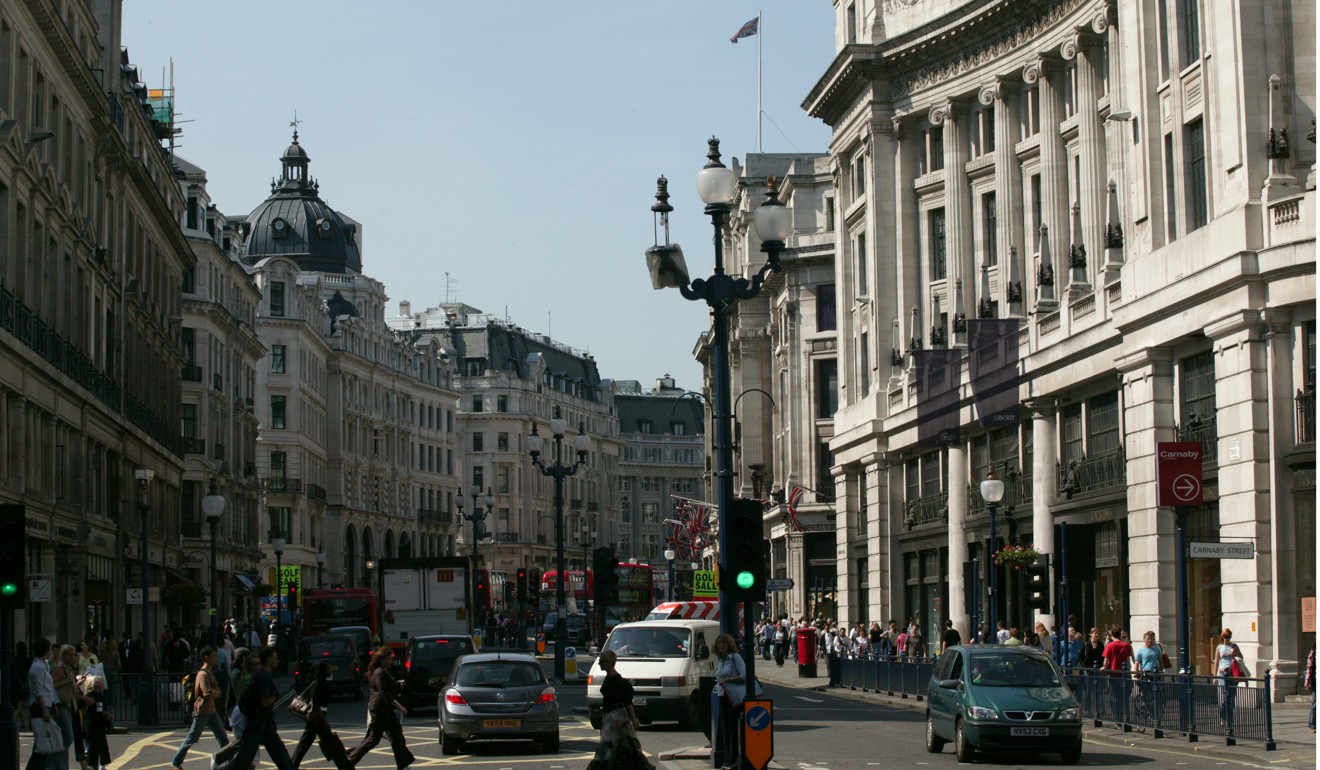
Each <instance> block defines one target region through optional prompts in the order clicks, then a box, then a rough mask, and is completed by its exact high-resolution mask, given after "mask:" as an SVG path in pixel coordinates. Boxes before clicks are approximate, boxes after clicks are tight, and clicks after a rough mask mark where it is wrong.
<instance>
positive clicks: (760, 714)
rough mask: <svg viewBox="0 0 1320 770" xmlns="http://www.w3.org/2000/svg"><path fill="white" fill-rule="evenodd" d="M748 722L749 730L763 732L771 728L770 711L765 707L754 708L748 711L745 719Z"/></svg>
mask: <svg viewBox="0 0 1320 770" xmlns="http://www.w3.org/2000/svg"><path fill="white" fill-rule="evenodd" d="M744 718H745V719H746V720H747V729H749V730H752V731H753V732H758V733H759V732H761V731H762V730H764V729H766V728H767V727H769V726H770V710H769V709H767V708H766V707H765V706H753V707H751V708H750V709H747V714H746V716H745V717H744Z"/></svg>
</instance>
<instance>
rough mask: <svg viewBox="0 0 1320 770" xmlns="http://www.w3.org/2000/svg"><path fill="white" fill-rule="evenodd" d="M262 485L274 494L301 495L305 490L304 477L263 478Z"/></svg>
mask: <svg viewBox="0 0 1320 770" xmlns="http://www.w3.org/2000/svg"><path fill="white" fill-rule="evenodd" d="M261 485H262V487H263V488H264V489H265V490H266V492H267V493H269V494H273V495H279V494H285V495H300V494H302V491H303V487H302V479H288V478H268V479H262V480H261Z"/></svg>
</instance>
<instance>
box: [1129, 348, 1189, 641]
mask: <svg viewBox="0 0 1320 770" xmlns="http://www.w3.org/2000/svg"><path fill="white" fill-rule="evenodd" d="M1117 365H1118V371H1119V374H1120V375H1121V376H1122V378H1123V427H1124V435H1125V436H1126V446H1127V490H1128V492H1127V509H1128V513H1127V525H1128V532H1127V534H1128V542H1127V556H1128V602H1129V604H1130V606H1129V616H1130V617H1131V619H1132V620H1131V623H1132V627H1133V628H1134V629H1136V628H1140V629H1143V631H1144V630H1145V629H1151V630H1154V631H1155V635H1156V637H1157V638H1158V639H1159V640H1160V642H1161V644H1163V645H1164V648H1165V650H1169V651H1176V650H1177V649H1178V644H1179V640H1178V592H1177V591H1176V590H1174V587H1175V586H1177V584H1178V575H1177V553H1176V551H1175V541H1174V514H1173V511H1172V510H1160V508H1159V507H1158V505H1157V500H1158V492H1157V487H1156V484H1155V464H1156V457H1155V445H1156V444H1157V443H1159V442H1161V441H1172V440H1173V437H1174V415H1175V414H1176V409H1175V404H1174V387H1173V353H1172V351H1171V350H1169V349H1168V348H1144V349H1141V350H1138V351H1136V352H1134V353H1132V354H1130V355H1127V356H1125V357H1123V358H1121V359H1119V360H1118V362H1117ZM1169 657H1170V658H1172V657H1174V656H1173V655H1172V654H1170V656H1169Z"/></svg>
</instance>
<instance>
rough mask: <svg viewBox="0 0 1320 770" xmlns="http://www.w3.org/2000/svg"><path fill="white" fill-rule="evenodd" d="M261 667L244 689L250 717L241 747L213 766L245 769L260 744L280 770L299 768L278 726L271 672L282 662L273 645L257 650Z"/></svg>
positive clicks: (245, 710)
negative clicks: (222, 761)
mask: <svg viewBox="0 0 1320 770" xmlns="http://www.w3.org/2000/svg"><path fill="white" fill-rule="evenodd" d="M257 661H258V663H259V664H260V667H259V668H258V669H257V673H256V674H254V675H253V676H252V683H251V684H249V685H248V688H247V690H246V692H244V693H243V701H242V703H240V704H239V710H240V711H242V713H243V716H245V717H246V718H247V727H245V728H243V737H242V738H241V739H240V740H239V742H238V751H236V752H234V756H232V757H230V758H229V761H227V762H225V763H224V764H214V765H212V770H246V768H249V767H251V766H252V760H253V758H254V757H256V755H257V749H258V748H259V747H263V746H264V747H265V749H266V754H267V755H268V756H269V757H270V761H271V762H273V763H274V764H275V767H277V768H279V770H296V769H295V768H294V766H293V760H292V759H290V758H289V750H288V749H287V748H285V746H284V741H282V740H280V733H279V730H277V729H276V728H275V700H276V699H277V698H278V697H279V694H280V693H279V690H278V689H276V687H275V679H274V677H273V676H272V674H273V673H274V671H275V669H276V668H278V667H279V665H280V655H279V653H278V652H276V651H275V648H274V647H270V646H266V647H262V648H261V651H260V652H259V653H257Z"/></svg>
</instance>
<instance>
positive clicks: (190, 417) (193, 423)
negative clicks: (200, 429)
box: [182, 404, 197, 438]
mask: <svg viewBox="0 0 1320 770" xmlns="http://www.w3.org/2000/svg"><path fill="white" fill-rule="evenodd" d="M182 432H183V437H184V438H197V405H196V404H184V405H183V427H182Z"/></svg>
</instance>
